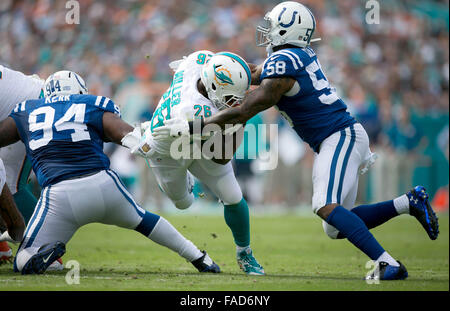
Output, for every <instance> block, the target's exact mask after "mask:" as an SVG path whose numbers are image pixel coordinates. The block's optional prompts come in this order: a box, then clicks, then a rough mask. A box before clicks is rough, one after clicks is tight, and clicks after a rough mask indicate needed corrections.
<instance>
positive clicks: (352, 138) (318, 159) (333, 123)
mask: <svg viewBox="0 0 450 311" xmlns="http://www.w3.org/2000/svg"><path fill="white" fill-rule="evenodd" d="M315 29H316V20H315V18H314V16H313V14H312V13H311V11H310V10H309V9H308V8H307V7H305V6H304V5H302V4H300V3H297V2H292V1H287V2H282V3H280V4H278V5H277V6H275V7H274V8H273V9H272V10H271V11H270V12H268V13H267V14H266V15H265V17H264V20H263V22H262V23H261V24H260V25H259V26H258V27H257V44H258V46H265V47H266V49H267V51H268V54H269V56H268V58H267V59H266V60H265V61H264V63H263V64H262V65H259V66H253V68H252V82H253V83H254V84H259V85H260V86H259V87H258V88H256V89H255V90H254V91H252V92H250V93H249V94H248V95H247V96H246V98H245V99H244V100H243V102H242V103H241V105H240V106H237V107H232V108H228V109H226V110H223V111H221V112H219V113H217V114H215V115H213V116H211V117H208V118H206V119H204V120H202V122H201V124H200V125H201V126H194V123H193V122H186V121H183V120H180V119H171V120H168V121H166V124H165V126H162V127H159V128H158V129H155V132H156V133H157V134H156V135H160V137H161V138H163V137H165V136H180V135H192V134H193V132H194V129H195V128H198V129H200V130H201V129H202V128H203V127H204V126H206V125H208V124H217V125H220V126H221V128H225V125H226V124H233V125H234V124H245V123H246V122H247V120H249V119H250V118H251V117H253V116H254V115H256V114H257V113H259V112H260V111H263V110H266V109H268V108H270V107H272V106H275V107H276V108H278V110H279V111H280V113H281V114H282V115H283V116H284V117H285V118H286V119H287V121H288V122H289V123H290V125H291V126H292V127H293V128H294V130H295V131H296V132H297V134H298V135H299V136H300V137H301V138H302V139H303V140H304V141H305V142H307V143H308V144H309V145H310V146H311V148H312V149H313V150H314V151H315V160H314V166H313V176H312V179H313V198H312V208H313V211H314V213H316V214H317V215H318V216H319V217H321V218H322V219H323V226H324V230H325V232H326V234H327V235H328V236H329V237H330V238H332V239H336V238H347V239H348V240H349V241H350V242H351V243H352V244H353V245H355V246H356V247H357V248H359V249H360V250H361V251H362V252H364V253H365V254H366V255H367V256H368V257H370V258H371V259H372V260H374V261H375V262H376V269H375V271H374V273H373V274H372V275H370V276H368V278H372V279H376V278H379V279H381V280H398V279H404V278H406V277H407V276H408V273H407V270H406V268H405V267H404V265H402V264H401V263H400V262H399V261H397V260H395V259H394V258H393V257H392V256H391V255H390V254H389V253H387V252H386V251H385V250H384V249H383V247H382V246H381V245H380V244H379V243H378V241H377V240H376V239H375V238H374V236H373V235H372V234H371V233H370V231H369V229H371V228H374V227H376V226H379V225H381V224H383V223H384V222H386V221H388V220H389V219H391V218H393V217H396V216H398V215H400V214H410V215H412V216H414V217H415V218H417V220H418V221H419V222H420V224H421V225H422V226H423V227H424V229H425V230H426V232H427V233H428V235H429V237H430V239H431V240H435V239H436V238H437V237H438V234H439V228H438V219H437V217H436V215H435V213H434V212H433V210H432V208H431V206H430V203H429V201H428V194H427V193H426V191H425V189H424V187H422V186H417V187H415V188H414V189H412V190H411V191H409V192H408V193H406V194H404V195H402V196H400V197H398V198H396V199H394V200H390V201H386V202H381V203H377V204H370V205H363V206H357V207H355V206H354V203H355V199H356V193H357V188H358V177H359V169H360V167H364V169H363V170H365V169H366V168H367V167H368V166H369V164H371V163H373V161H374V155H373V153H372V152H371V151H370V149H369V138H368V136H367V133H366V131H365V130H364V128H363V126H362V125H361V124H359V123H358V122H357V121H356V120H355V119H354V118H353V117H352V116H351V115H350V114H349V113H348V112H347V107H346V105H345V103H344V102H343V101H342V99H340V98H339V96H338V95H337V94H336V91H335V89H334V88H333V87H331V86H330V84H329V82H328V80H327V78H326V76H325V74H324V72H323V70H322V68H321V66H320V62H319V60H318V58H317V55H316V53H315V52H314V50H313V49H312V48H311V47H310V42H311V41H312V40H317V39H312V35H313V33H314V30H315Z"/></svg>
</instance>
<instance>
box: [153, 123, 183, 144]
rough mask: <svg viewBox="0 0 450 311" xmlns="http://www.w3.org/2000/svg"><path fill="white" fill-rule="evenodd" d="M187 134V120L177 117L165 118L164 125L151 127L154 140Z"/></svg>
mask: <svg viewBox="0 0 450 311" xmlns="http://www.w3.org/2000/svg"><path fill="white" fill-rule="evenodd" d="M189 135H190V134H189V122H188V121H187V120H184V119H179V118H173V119H169V120H166V121H164V125H162V126H160V127H157V128H155V129H153V138H154V139H155V140H164V139H167V138H169V137H179V136H189Z"/></svg>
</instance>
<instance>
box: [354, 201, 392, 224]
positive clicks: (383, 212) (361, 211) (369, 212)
mask: <svg viewBox="0 0 450 311" xmlns="http://www.w3.org/2000/svg"><path fill="white" fill-rule="evenodd" d="M351 212H352V213H355V214H356V215H358V217H359V218H361V219H362V220H363V221H364V223H365V224H366V226H367V228H369V229H372V228H375V227H377V226H379V225H381V224H384V223H385V222H386V221H388V220H389V219H391V218H394V217H396V216H398V213H397V210H396V209H395V207H394V200H390V201H386V202H381V203H376V204H368V205H360V206H358V207H355V208H354V209H352V210H351Z"/></svg>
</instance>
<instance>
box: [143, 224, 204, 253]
mask: <svg viewBox="0 0 450 311" xmlns="http://www.w3.org/2000/svg"><path fill="white" fill-rule="evenodd" d="M148 238H149V239H150V240H152V241H153V242H155V243H158V244H160V245H163V246H165V247H167V248H169V249H171V250H173V251H174V252H177V253H178V254H179V255H180V256H181V257H183V258H186V259H187V260H188V261H193V260H196V259H198V258H200V257H202V256H203V253H202V252H201V251H200V250H199V249H198V248H197V246H195V245H194V243H192V242H191V241H189V240H187V239H186V238H185V237H184V236H183V235H181V233H180V232H178V231H177V229H175V227H174V226H172V225H171V224H170V223H169V222H168V221H167V220H166V219H164V218H163V217H160V219H159V220H158V223H157V224H156V225H155V228H153V231H152V232H151V233H150V235H149V236H148Z"/></svg>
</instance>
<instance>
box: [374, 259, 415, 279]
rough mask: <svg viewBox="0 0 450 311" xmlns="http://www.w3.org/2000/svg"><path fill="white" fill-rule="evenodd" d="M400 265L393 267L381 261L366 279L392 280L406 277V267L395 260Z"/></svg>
mask: <svg viewBox="0 0 450 311" xmlns="http://www.w3.org/2000/svg"><path fill="white" fill-rule="evenodd" d="M397 262H398V263H399V264H400V266H399V267H394V266H391V265H389V264H388V263H387V262H384V261H381V262H379V263H378V266H377V267H376V269H375V270H374V272H373V273H372V274H371V275H369V276H367V277H366V280H381V281H393V280H404V279H406V278H407V277H408V271H407V270H406V267H405V266H404V265H403V264H402V263H401V262H400V261H397Z"/></svg>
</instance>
